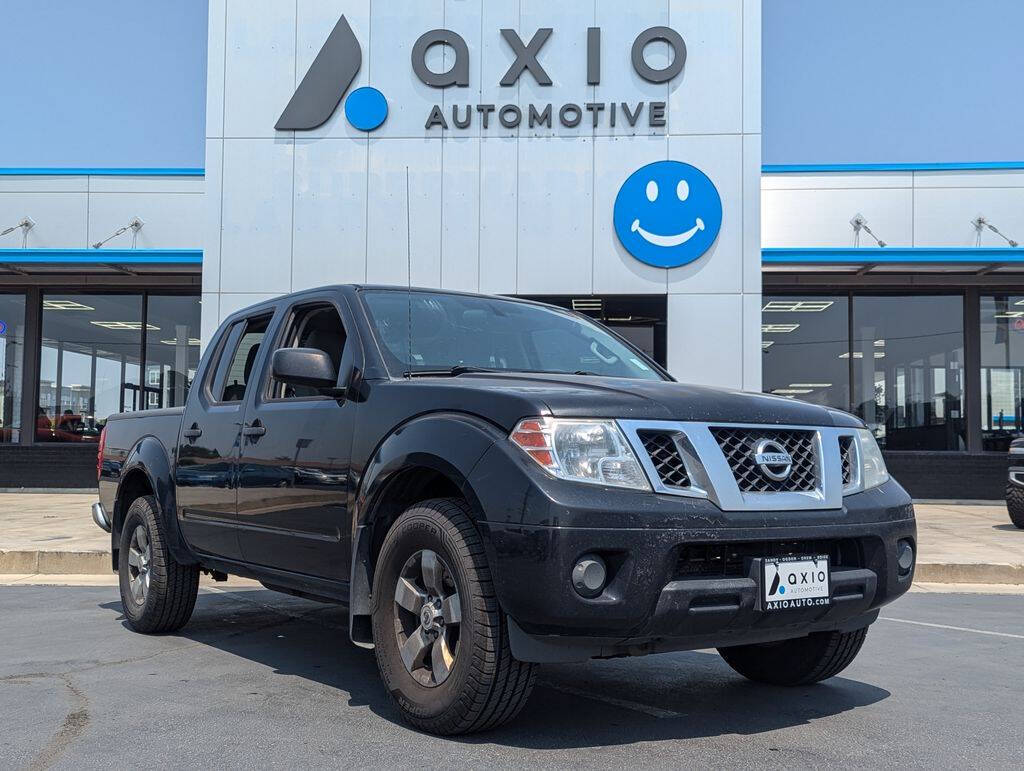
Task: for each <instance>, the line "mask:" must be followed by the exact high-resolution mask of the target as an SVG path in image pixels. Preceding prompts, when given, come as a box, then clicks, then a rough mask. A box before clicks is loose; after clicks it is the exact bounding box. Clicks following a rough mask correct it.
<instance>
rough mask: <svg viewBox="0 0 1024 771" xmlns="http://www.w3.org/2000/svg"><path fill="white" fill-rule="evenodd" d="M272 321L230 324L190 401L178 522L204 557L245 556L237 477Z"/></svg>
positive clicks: (179, 472) (265, 317)
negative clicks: (251, 389)
mask: <svg viewBox="0 0 1024 771" xmlns="http://www.w3.org/2000/svg"><path fill="white" fill-rule="evenodd" d="M270 319H271V315H270V314H268V313H264V314H262V315H257V316H253V317H252V318H248V319H244V320H242V321H238V322H236V323H234V324H232V325H231V327H230V328H229V329H228V330H227V331H226V332H225V333H224V335H223V336H222V338H221V339H220V340H218V341H217V342H216V345H217V349H218V351H219V353H218V354H217V355H215V357H214V359H213V360H211V362H210V365H209V367H208V369H207V371H205V372H204V373H203V375H202V382H201V384H198V387H197V388H196V390H197V391H198V393H197V394H196V395H195V397H194V398H189V399H188V400H187V403H186V407H185V414H184V417H183V418H182V422H181V435H180V436H179V438H178V463H177V469H176V473H175V484H176V495H177V501H178V511H179V522H180V523H181V530H182V534H183V535H184V536H185V540H186V542H187V543H188V544H189V545H190V546H191V547H192V548H193V549H195V550H196V551H198V552H201V553H203V554H208V555H212V556H215V557H223V558H225V559H230V560H240V559H241V557H242V552H241V546H240V544H239V542H238V532H237V525H238V515H237V510H236V505H237V500H236V486H235V476H236V473H237V464H238V451H239V444H240V441H241V430H242V417H243V409H244V405H245V393H246V391H247V390H248V381H249V379H250V377H251V375H252V373H253V370H254V369H255V365H256V361H257V359H258V357H259V352H260V347H261V343H262V341H263V336H264V334H265V333H266V331H267V327H268V325H269V323H270Z"/></svg>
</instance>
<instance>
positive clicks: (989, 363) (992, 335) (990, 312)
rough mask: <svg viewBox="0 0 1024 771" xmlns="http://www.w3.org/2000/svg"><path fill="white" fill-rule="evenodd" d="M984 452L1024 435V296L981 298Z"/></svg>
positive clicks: (1002, 448)
mask: <svg viewBox="0 0 1024 771" xmlns="http://www.w3.org/2000/svg"><path fill="white" fill-rule="evenodd" d="M980 302H981V304H980V309H981V437H982V449H984V450H991V451H998V452H1006V450H1007V449H1009V446H1010V441H1011V440H1012V439H1015V438H1017V437H1019V436H1024V295H1005V294H1004V295H982V296H981V298H980Z"/></svg>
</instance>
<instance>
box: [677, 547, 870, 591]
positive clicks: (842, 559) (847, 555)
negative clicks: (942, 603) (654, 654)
mask: <svg viewBox="0 0 1024 771" xmlns="http://www.w3.org/2000/svg"><path fill="white" fill-rule="evenodd" d="M818 554H827V555H828V556H829V562H830V565H831V567H832V569H833V570H835V569H837V568H839V569H853V568H861V567H864V557H863V553H862V549H861V547H860V543H859V542H858V541H857V540H856V539H854V538H843V539H839V540H813V541H812V540H807V541H742V542H738V543H688V544H684V545H683V546H681V547H680V549H679V559H678V561H677V562H676V571H675V580H677V581H678V580H685V579H699V578H741V577H743V576H746V575H747V574H748V572H749V562H748V560H750V559H753V558H755V557H790V556H817V555H818Z"/></svg>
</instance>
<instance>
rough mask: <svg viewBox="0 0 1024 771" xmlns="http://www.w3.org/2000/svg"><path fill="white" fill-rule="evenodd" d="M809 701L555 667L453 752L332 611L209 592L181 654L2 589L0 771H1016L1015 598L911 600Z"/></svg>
mask: <svg viewBox="0 0 1024 771" xmlns="http://www.w3.org/2000/svg"><path fill="white" fill-rule="evenodd" d="M883 617H884V618H883V619H882V620H879V621H878V622H877V623H876V624H875V626H874V627H872V630H871V632H870V633H869V635H868V639H867V643H866V644H865V647H864V649H863V650H862V652H861V654H860V656H859V657H858V659H857V660H856V661H855V662H854V664H853V665H852V666H851V667H850V668H849V669H847V670H846V671H845V672H844V673H843V674H842V676H840V677H837V678H834V679H832V680H830V681H828V682H826V683H824V684H821V685H818V686H811V687H801V688H794V689H783V688H775V687H768V686H761V685H755V684H752V683H748V682H746V681H745V680H743V679H742V678H740V677H739V676H738V675H735V674H734V673H733V672H732V670H730V669H729V668H728V667H727V666H726V665H725V664H724V662H722V660H721V659H720V658H719V657H718V655H717V654H715V653H714V652H711V651H697V652H689V653H674V654H663V655H659V656H649V657H646V658H637V659H616V660H611V661H592V662H589V663H586V664H574V665H550V666H546V667H543V668H542V669H541V673H540V677H539V681H538V686H537V688H536V690H535V691H534V695H533V698H532V699H531V701H530V702H529V704H528V705H527V707H526V709H525V710H524V712H523V714H522V715H521V716H520V717H519V718H518V719H517V720H516V721H515V722H514V723H513V724H511V725H509V726H507V727H505V728H503V729H499V730H497V731H493V732H490V733H486V734H482V735H476V736H471V737H463V738H456V739H443V738H437V737H432V736H426V735H423V734H419V733H417V732H415V731H413V730H410V729H409V728H407V727H406V726H405V725H404V724H402V723H401V722H400V720H399V718H398V715H397V713H396V711H395V710H394V708H393V707H392V706H391V705H390V704H389V703H388V699H387V696H386V694H385V692H384V690H383V688H382V687H381V685H380V683H379V681H378V679H377V671H376V665H375V662H374V658H373V654H372V652H370V651H365V650H361V649H358V648H355V647H354V646H352V645H351V644H350V643H349V642H348V641H347V640H346V628H347V618H346V615H345V611H344V610H342V609H339V608H337V607H333V606H329V605H320V604H317V603H312V602H307V601H304V600H300V599H296V598H292V597H288V596H285V595H280V594H275V593H272V592H269V591H264V590H262V589H255V588H235V589H229V590H226V591H225V590H221V589H218V588H213V589H210V588H204V589H203V590H202V592H201V594H200V597H199V602H198V604H197V607H196V612H195V614H194V615H193V617H192V620H191V622H190V623H189V624H188V626H186V627H185V628H184V629H183V630H182V631H181V632H180V633H178V634H175V635H168V636H162V637H145V636H142V635H137V634H134V633H132V632H131V631H129V630H128V629H127V628H126V627H125V626H124V624H123V621H122V616H121V608H120V602H119V600H118V597H117V589H116V587H113V586H92V587H90V586H86V587H66V586H3V587H0V619H2V621H0V624H2V626H0V630H2V633H0V715H3V729H2V730H0V767H3V768H5V769H6V768H50V767H53V768H66V769H72V768H73V769H84V768H109V767H111V766H112V765H129V764H130V765H156V766H161V767H176V768H177V767H214V766H216V767H219V768H254V767H260V768H267V767H288V768H317V767H335V768H337V767H343V766H345V767H347V766H355V765H358V766H360V767H389V768H393V767H416V768H423V767H425V766H429V767H437V766H459V767H463V768H466V767H471V768H473V767H479V766H483V765H487V766H501V767H509V766H520V767H522V766H526V765H528V766H542V767H564V766H581V765H582V766H588V767H590V766H594V767H597V766H601V767H624V766H627V765H628V766H638V765H645V766H654V767H698V766H700V767H707V766H714V767H743V766H746V767H765V766H769V765H771V766H779V765H782V766H790V767H791V766H796V767H809V766H815V767H821V766H844V767H872V768H878V767H882V766H885V767H889V768H892V767H901V766H902V767H915V768H917V767H921V768H924V767H932V768H934V767H941V768H950V767H978V766H983V765H984V766H988V767H995V768H1003V767H1020V766H1021V765H1022V764H1024V748H1022V742H1021V726H1020V716H1021V710H1022V700H1024V668H1022V667H1021V662H1022V661H1024V594H1009V595H985V594H949V593H942V594H923V593H914V594H910V595H907V596H906V597H904V598H903V599H901V600H899V601H898V602H897V603H895V604H894V605H892V606H890V607H887V608H885V609H884V610H883Z"/></svg>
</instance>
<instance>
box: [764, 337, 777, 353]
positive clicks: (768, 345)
mask: <svg viewBox="0 0 1024 771" xmlns="http://www.w3.org/2000/svg"><path fill="white" fill-rule="evenodd" d="M773 345H775V341H774V340H762V341H761V350H762V351H767V350H768V349H769V348H771V347H772V346H773Z"/></svg>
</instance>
